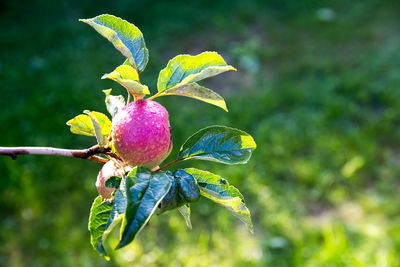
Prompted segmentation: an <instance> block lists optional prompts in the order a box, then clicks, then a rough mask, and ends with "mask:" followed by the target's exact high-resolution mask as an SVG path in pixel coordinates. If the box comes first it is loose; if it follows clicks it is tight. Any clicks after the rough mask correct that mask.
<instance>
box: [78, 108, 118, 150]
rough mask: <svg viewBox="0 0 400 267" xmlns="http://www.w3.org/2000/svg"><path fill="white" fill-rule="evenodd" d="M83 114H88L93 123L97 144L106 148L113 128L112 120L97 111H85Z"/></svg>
mask: <svg viewBox="0 0 400 267" xmlns="http://www.w3.org/2000/svg"><path fill="white" fill-rule="evenodd" d="M83 113H85V114H87V115H88V116H89V119H90V120H91V122H92V126H93V130H94V134H95V136H96V139H97V142H98V143H99V145H100V146H104V145H105V144H106V140H107V136H108V135H109V134H110V132H111V128H112V123H111V121H110V119H109V118H108V117H107V116H106V115H104V114H103V113H100V112H97V111H89V110H85V111H83Z"/></svg>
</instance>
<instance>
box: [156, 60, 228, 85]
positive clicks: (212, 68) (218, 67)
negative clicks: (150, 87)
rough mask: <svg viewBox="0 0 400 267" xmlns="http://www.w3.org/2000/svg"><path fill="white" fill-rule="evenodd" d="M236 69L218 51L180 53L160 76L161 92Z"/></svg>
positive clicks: (158, 83)
mask: <svg viewBox="0 0 400 267" xmlns="http://www.w3.org/2000/svg"><path fill="white" fill-rule="evenodd" d="M229 70H236V69H235V68H234V67H232V66H230V65H227V64H226V62H225V60H224V59H223V58H222V57H221V56H220V55H219V54H218V53H216V52H203V53H201V54H199V55H197V56H191V55H179V56H176V57H174V58H173V59H171V60H170V61H169V62H168V65H167V67H166V68H164V69H163V70H161V72H160V75H159V77H158V82H157V88H158V91H159V92H163V91H164V90H166V89H168V88H172V87H179V86H182V85H185V84H188V83H190V82H197V81H200V80H203V79H205V78H208V77H212V76H215V75H218V74H220V73H223V72H226V71H229Z"/></svg>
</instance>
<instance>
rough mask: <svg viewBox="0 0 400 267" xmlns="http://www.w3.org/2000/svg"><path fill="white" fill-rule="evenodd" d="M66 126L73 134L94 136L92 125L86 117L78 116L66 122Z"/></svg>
mask: <svg viewBox="0 0 400 267" xmlns="http://www.w3.org/2000/svg"><path fill="white" fill-rule="evenodd" d="M67 125H68V126H70V127H71V132H72V133H74V134H81V135H87V136H94V131H93V125H92V122H91V121H90V118H89V116H87V115H84V114H81V115H78V116H76V117H75V118H73V119H70V120H69V121H67Z"/></svg>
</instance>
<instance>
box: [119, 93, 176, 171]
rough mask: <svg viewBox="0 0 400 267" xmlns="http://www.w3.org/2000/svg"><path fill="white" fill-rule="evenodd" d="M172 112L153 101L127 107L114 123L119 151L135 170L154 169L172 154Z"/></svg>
mask: <svg viewBox="0 0 400 267" xmlns="http://www.w3.org/2000/svg"><path fill="white" fill-rule="evenodd" d="M170 128H171V127H170V124H169V116H168V111H167V110H166V109H165V108H164V107H163V106H162V105H161V104H159V103H157V102H154V101H152V100H144V99H141V100H137V101H135V102H132V103H129V104H128V105H126V106H125V107H124V108H122V110H121V111H120V112H118V114H117V115H116V116H115V117H114V119H113V122H112V132H111V136H112V140H113V143H114V147H115V151H116V152H117V153H118V155H119V156H120V157H121V158H122V159H123V160H124V161H125V162H126V163H127V164H129V165H131V166H144V167H147V168H150V169H152V168H154V167H155V166H158V165H159V164H160V163H161V162H162V161H163V160H164V159H165V158H166V157H167V156H168V155H169V153H170V152H171V149H172V141H171V131H170Z"/></svg>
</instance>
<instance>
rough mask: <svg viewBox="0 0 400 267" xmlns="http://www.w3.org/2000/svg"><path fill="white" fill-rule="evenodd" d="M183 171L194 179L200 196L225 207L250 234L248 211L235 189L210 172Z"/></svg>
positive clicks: (189, 169) (251, 229)
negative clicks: (244, 225)
mask: <svg viewBox="0 0 400 267" xmlns="http://www.w3.org/2000/svg"><path fill="white" fill-rule="evenodd" d="M184 171H185V172H187V173H189V174H191V175H193V177H195V179H196V180H197V184H198V185H199V188H200V194H201V195H202V196H204V197H206V198H208V199H211V200H212V201H214V202H215V203H218V204H220V205H222V206H223V207H225V208H226V209H227V210H229V211H230V212H231V213H232V214H233V215H235V216H236V217H237V218H239V219H240V220H241V221H242V222H243V223H245V224H246V225H247V227H248V229H249V231H250V232H253V224H252V222H251V215H250V211H249V209H248V208H247V207H246V204H245V202H244V198H243V195H242V194H241V193H240V192H239V190H238V189H237V188H235V187H234V186H232V185H229V183H228V181H227V180H225V179H224V178H222V177H221V176H219V175H216V174H213V173H211V172H207V171H202V170H198V169H195V168H188V169H184Z"/></svg>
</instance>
